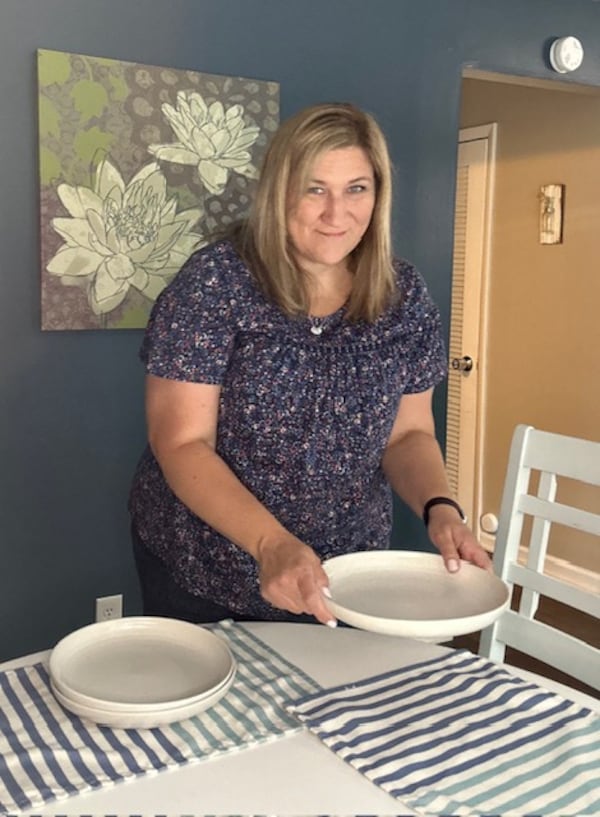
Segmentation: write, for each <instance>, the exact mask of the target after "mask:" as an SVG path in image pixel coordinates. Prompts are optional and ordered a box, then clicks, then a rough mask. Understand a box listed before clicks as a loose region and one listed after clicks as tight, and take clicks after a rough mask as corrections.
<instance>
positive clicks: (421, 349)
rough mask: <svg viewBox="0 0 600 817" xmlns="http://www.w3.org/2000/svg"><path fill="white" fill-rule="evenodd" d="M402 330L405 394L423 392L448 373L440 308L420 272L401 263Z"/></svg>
mask: <svg viewBox="0 0 600 817" xmlns="http://www.w3.org/2000/svg"><path fill="white" fill-rule="evenodd" d="M400 288H401V293H402V332H403V346H404V349H405V352H406V361H407V377H406V383H405V389H404V393H405V394H416V393H418V392H423V391H427V389H430V388H432V387H433V386H435V385H437V384H438V383H439V382H440V381H442V380H443V379H444V378H445V377H446V376H447V373H448V362H447V354H446V346H445V343H444V336H443V331H442V322H441V318H440V311H439V309H438V307H437V305H436V303H435V302H434V301H433V299H432V297H431V295H430V294H429V290H428V289H427V286H426V284H425V281H424V280H423V277H422V276H421V274H420V273H419V272H418V271H417V270H416V269H415V268H414V267H413V266H411V265H409V264H404V263H403V264H401V267H400Z"/></svg>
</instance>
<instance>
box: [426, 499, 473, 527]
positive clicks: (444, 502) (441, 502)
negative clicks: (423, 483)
mask: <svg viewBox="0 0 600 817" xmlns="http://www.w3.org/2000/svg"><path fill="white" fill-rule="evenodd" d="M436 505H450V507H451V508H454V509H455V510H456V511H457V512H458V515H459V516H460V518H461V520H462V521H463V522H466V521H467V517H466V515H465V512H464V511H463V509H462V508H461V507H460V505H459V504H458V502H456V501H455V500H454V499H450V497H449V496H433V497H431V499H428V500H427V502H426V503H425V505H424V506H423V523H424V524H425V527H428V526H429V511H430V510H431V509H432V508H433V507H435V506H436Z"/></svg>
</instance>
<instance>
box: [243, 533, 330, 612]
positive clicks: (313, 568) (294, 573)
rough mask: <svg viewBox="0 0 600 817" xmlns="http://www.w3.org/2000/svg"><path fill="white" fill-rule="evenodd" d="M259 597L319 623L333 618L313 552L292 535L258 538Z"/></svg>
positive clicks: (317, 561) (323, 575)
mask: <svg viewBox="0 0 600 817" xmlns="http://www.w3.org/2000/svg"><path fill="white" fill-rule="evenodd" d="M257 561H258V567H259V579H260V592H261V595H262V597H263V598H264V599H265V600H266V601H268V602H269V603H270V604H272V605H273V606H274V607H279V608H280V609H282V610H287V611H289V612H290V613H296V614H299V613H308V614H310V615H313V616H314V617H315V618H316V619H317V620H318V621H320V622H321V623H322V624H327V625H328V626H329V627H335V626H336V624H337V621H336V619H335V617H334V616H333V615H332V613H331V611H330V610H329V609H328V607H327V605H326V604H325V601H324V598H323V594H324V593H327V588H328V584H329V581H328V579H327V574H326V573H325V571H324V570H323V567H322V565H321V561H320V559H319V557H318V556H317V554H316V553H315V552H314V550H313V549H312V548H310V547H309V546H308V545H305V544H304V542H301V541H300V540H299V539H297V538H296V537H295V536H292V535H291V534H288V536H282V537H278V538H277V539H276V540H275V541H272V542H269V543H267V542H262V543H261V545H260V547H259V549H258V554H257Z"/></svg>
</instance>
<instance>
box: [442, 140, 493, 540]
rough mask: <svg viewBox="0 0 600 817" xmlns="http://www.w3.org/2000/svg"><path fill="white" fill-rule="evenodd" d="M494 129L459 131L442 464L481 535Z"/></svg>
mask: <svg viewBox="0 0 600 817" xmlns="http://www.w3.org/2000/svg"><path fill="white" fill-rule="evenodd" d="M495 135H496V127H495V125H494V124H491V125H485V126H482V127H478V128H466V129H464V130H461V131H460V137H459V146H458V167H457V177H456V209H455V222H454V258H453V267H452V304H451V323H450V348H449V352H450V373H449V376H448V412H447V418H446V421H447V432H446V433H447V438H446V464H447V468H448V475H449V477H450V483H451V486H452V488H453V490H454V491H455V493H456V495H457V497H458V500H459V502H460V503H461V505H462V506H463V508H464V510H465V512H466V514H467V516H468V518H469V522H470V524H471V527H472V528H473V530H474V532H475V533H476V535H479V534H480V527H479V515H480V505H479V503H480V495H481V472H480V462H479V460H480V446H481V441H482V433H483V428H482V420H483V416H484V415H483V401H484V399H485V394H484V378H483V374H484V373H483V370H482V360H483V357H484V350H485V348H484V347H485V331H484V330H485V315H486V311H485V299H486V281H487V274H486V273H487V267H488V246H489V225H490V211H491V195H492V181H493V174H492V170H493V159H494V152H495Z"/></svg>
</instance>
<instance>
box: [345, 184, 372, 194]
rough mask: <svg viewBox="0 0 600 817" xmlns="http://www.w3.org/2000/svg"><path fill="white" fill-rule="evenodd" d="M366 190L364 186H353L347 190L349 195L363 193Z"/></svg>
mask: <svg viewBox="0 0 600 817" xmlns="http://www.w3.org/2000/svg"><path fill="white" fill-rule="evenodd" d="M366 190H367V185H366V184H353V185H352V186H351V187H349V188H348V191H349V192H350V193H365V192H366Z"/></svg>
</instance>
